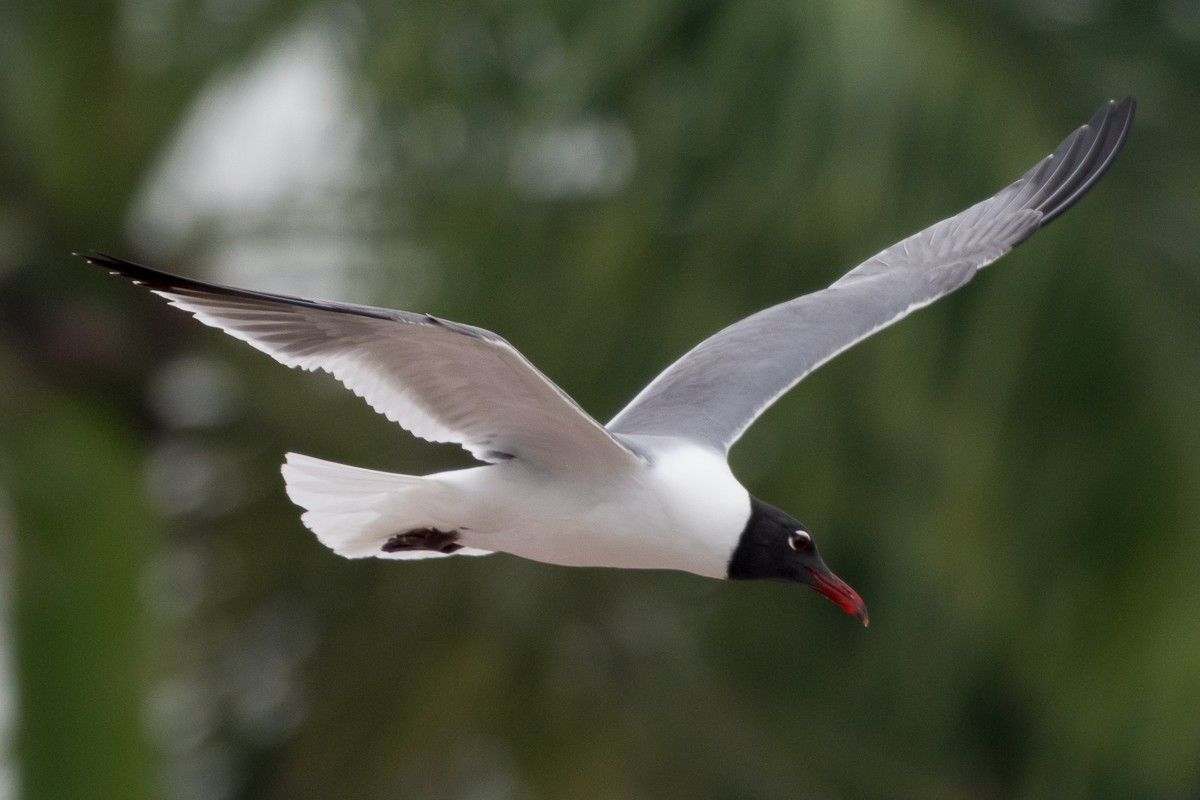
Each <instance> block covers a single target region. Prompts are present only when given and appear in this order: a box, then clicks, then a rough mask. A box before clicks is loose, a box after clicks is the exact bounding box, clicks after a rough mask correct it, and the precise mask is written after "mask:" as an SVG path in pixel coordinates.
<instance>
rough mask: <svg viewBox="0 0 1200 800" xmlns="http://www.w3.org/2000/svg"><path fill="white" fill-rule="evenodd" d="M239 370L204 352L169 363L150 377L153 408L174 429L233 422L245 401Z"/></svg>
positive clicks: (165, 423)
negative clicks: (237, 371)
mask: <svg viewBox="0 0 1200 800" xmlns="http://www.w3.org/2000/svg"><path fill="white" fill-rule="evenodd" d="M239 389H240V387H239V385H238V377H237V373H236V372H234V370H233V369H232V368H230V367H229V366H228V365H227V364H224V363H222V362H220V361H218V360H216V359H214V358H208V357H205V356H200V355H188V356H181V357H179V358H176V359H174V360H172V361H169V362H167V364H166V365H165V366H163V367H162V368H161V369H160V370H159V371H158V372H157V373H155V375H154V376H153V377H152V378H151V380H150V388H149V394H150V398H149V399H150V407H151V408H152V409H153V410H154V413H155V416H157V417H158V418H159V420H160V421H161V422H162V423H163V424H164V425H167V426H169V427H172V428H214V427H217V426H220V425H223V424H225V423H227V422H229V421H230V420H231V419H232V418H233V417H234V415H235V414H236V412H237V409H238V406H239V405H240V403H241V397H240V391H239Z"/></svg>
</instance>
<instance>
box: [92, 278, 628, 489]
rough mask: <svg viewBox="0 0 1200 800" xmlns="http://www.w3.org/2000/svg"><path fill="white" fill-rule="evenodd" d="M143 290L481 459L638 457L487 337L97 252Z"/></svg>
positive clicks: (587, 461)
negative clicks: (342, 386) (326, 378)
mask: <svg viewBox="0 0 1200 800" xmlns="http://www.w3.org/2000/svg"><path fill="white" fill-rule="evenodd" d="M84 257H85V258H86V259H87V260H88V261H90V262H91V263H93V264H96V265H97V266H100V267H103V268H105V269H107V270H109V271H111V272H113V273H115V274H119V275H123V276H125V277H126V278H129V279H130V280H132V281H133V282H135V283H138V284H141V285H143V286H145V287H146V288H148V289H149V290H150V291H152V292H154V293H155V294H158V295H161V296H162V297H164V298H166V299H167V300H168V301H169V302H170V303H171V304H172V305H174V306H177V307H179V308H181V309H183V310H185V311H188V312H190V313H191V314H193V315H194V316H195V317H196V318H197V319H198V320H200V321H201V322H203V323H205V324H206V325H211V326H213V327H215V328H220V329H221V330H223V331H225V332H226V333H228V334H229V335H231V336H233V337H235V338H237V339H241V340H242V341H244V342H246V343H247V344H249V345H251V346H252V347H255V348H257V349H258V350H261V351H262V352H264V353H266V354H267V355H269V356H271V357H272V358H274V359H275V360H277V361H279V362H280V363H283V364H286V365H287V366H289V367H298V368H300V369H304V370H324V371H325V372H328V373H331V374H332V375H333V376H334V377H336V378H337V379H338V380H339V381H341V382H342V383H343V384H345V385H346V387H347V388H349V389H350V390H351V391H353V392H354V393H355V394H357V395H359V396H360V397H362V398H363V399H364V400H366V401H367V403H369V404H370V405H371V407H372V408H374V409H375V410H376V411H378V412H379V413H381V414H383V415H384V416H385V417H387V418H388V419H390V420H392V421H393V422H396V423H398V424H399V425H401V426H402V427H404V428H405V429H407V430H408V431H410V432H411V433H413V434H415V435H416V436H419V437H421V438H423V439H428V440H429V441H433V442H455V443H458V444H461V445H462V446H463V447H465V448H466V449H467V450H469V451H470V452H471V453H472V454H473V455H474V456H475V457H476V458H479V459H481V460H483V461H490V462H496V461H507V460H511V459H514V458H515V459H520V460H522V461H523V462H525V463H527V464H529V465H531V466H534V467H537V468H539V469H543V470H548V471H556V470H562V469H568V470H586V469H597V470H607V469H618V468H621V467H622V466H629V465H630V464H632V463H636V461H637V460H638V457H637V456H635V455H634V454H633V453H632V452H631V451H630V450H629V449H627V448H626V447H625V446H624V445H622V444H621V443H620V442H618V441H616V439H615V438H614V437H613V436H612V435H611V434H609V433H608V432H607V431H606V430H605V429H604V428H603V427H602V426H601V425H600V424H599V423H597V422H596V421H595V420H594V419H592V418H591V417H590V416H589V415H588V414H587V413H585V412H584V411H583V410H582V409H581V408H580V407H579V406H578V405H577V404H576V403H575V401H574V400H572V399H571V398H570V397H569V396H568V395H567V394H566V393H565V392H563V391H562V390H561V389H559V388H558V387H557V386H555V385H554V384H553V383H552V382H551V381H550V380H549V379H548V378H547V377H546V376H545V375H543V374H542V373H541V372H539V371H538V370H537V369H536V368H535V367H534V366H533V365H532V364H531V363H530V362H529V361H528V360H527V359H526V358H525V357H524V356H522V355H521V354H520V353H519V352H518V351H517V350H516V349H515V348H514V347H513V346H512V345H510V344H509V343H508V342H506V341H505V340H504V339H502V338H500V337H499V336H497V335H496V334H494V333H491V332H490V331H486V330H483V329H482V328H475V327H472V326H469V325H461V324H458V323H455V322H449V321H447V320H442V319H438V318H437V317H433V316H429V315H425V314H413V313H409V312H406V311H391V310H387V309H381V308H373V307H370V306H359V305H351V304H347V303H329V302H319V301H313V300H305V299H302V298H297V297H286V296H283V295H273V294H267V293H263V292H253V291H246V290H241V289H234V288H231V287H227V286H220V285H217V284H210V283H204V282H201V281H196V280H191V279H189V278H181V277H178V276H175V275H170V274H168V273H165V272H160V271H158V270H155V269H151V268H150V267H145V266H142V265H140V264H134V263H132V262H129V261H123V260H121V259H117V258H113V257H111V256H106V255H100V254H88V255H85V256H84Z"/></svg>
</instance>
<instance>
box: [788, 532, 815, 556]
mask: <svg viewBox="0 0 1200 800" xmlns="http://www.w3.org/2000/svg"><path fill="white" fill-rule="evenodd" d="M788 545H789V546H790V547H791V548H792V549H793V550H795V551H796V552H797V553H803V552H804V551H805V550H807V549H808V548H810V547H812V537H811V536H809V535H808V531H795V532H793V533H792V535H791V536H789V537H788Z"/></svg>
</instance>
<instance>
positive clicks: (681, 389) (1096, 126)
mask: <svg viewBox="0 0 1200 800" xmlns="http://www.w3.org/2000/svg"><path fill="white" fill-rule="evenodd" d="M1133 111H1134V100H1133V98H1132V97H1127V98H1125V100H1123V101H1121V102H1120V103H1119V104H1118V103H1116V102H1115V101H1109V102H1108V103H1106V104H1105V105H1104V106H1102V107H1101V108H1100V110H1098V111H1097V112H1096V113H1095V115H1094V116H1093V117H1092V119H1091V120H1090V121H1089V122H1088V124H1087V125H1085V126H1083V127H1081V128H1079V129H1077V130H1076V131H1074V132H1073V133H1072V134H1071V135H1070V136H1068V137H1067V138H1066V139H1064V140H1063V142H1062V143H1061V144H1060V145H1059V146H1058V148H1057V149H1055V151H1054V152H1053V153H1051V154H1050V155H1049V156H1047V157H1046V158H1044V159H1042V160H1041V161H1040V162H1038V164H1037V165H1035V166H1034V167H1033V168H1032V169H1030V170H1029V171H1028V172H1026V173H1025V174H1024V175H1023V176H1022V177H1021V178H1020V180H1018V181H1016V182H1015V183H1013V184H1011V185H1010V186H1008V187H1006V188H1005V189H1003V190H1001V191H1000V192H999V193H997V194H996V195H994V196H993V197H990V198H988V199H987V200H984V201H982V202H980V203H977V204H975V205H973V206H971V207H970V208H968V209H967V210H966V211H963V212H962V213H960V214H958V215H957V216H954V217H950V218H949V219H946V220H943V221H941V222H939V223H937V224H936V225H933V226H932V227H930V228H926V229H925V230H923V231H921V232H920V233H917V234H915V235H913V236H910V237H909V238H907V239H905V240H904V241H902V242H899V243H897V244H895V245H893V246H891V247H889V248H888V249H887V250H884V251H883V252H882V253H880V254H879V255H877V256H875V257H874V258H871V259H870V260H868V261H866V262H864V263H863V264H861V265H859V266H858V267H856V268H855V269H853V270H851V271H850V272H848V273H847V274H846V275H844V276H843V277H842V278H841V279H840V280H838V281H837V282H836V283H834V284H833V285H831V286H830V287H829V288H828V289H825V290H823V291H819V292H814V293H812V294H808V295H804V296H803V297H798V298H796V299H794V300H790V301H787V302H785V303H781V304H779V305H777V306H773V307H771V308H768V309H765V310H763V311H760V312H758V313H757V314H754V315H752V316H749V317H746V318H745V319H743V320H741V321H740V322H736V323H734V324H733V325H730V326H729V327H727V328H725V329H724V330H722V331H720V332H719V333H717V334H715V335H713V336H711V337H709V338H708V339H706V340H704V341H703V342H701V343H700V344H699V345H697V346H696V347H695V348H693V349H692V350H691V351H689V352H688V353H687V354H686V355H684V356H683V357H682V358H680V359H679V360H678V361H676V362H675V363H674V364H672V365H671V366H670V367H668V368H667V369H666V370H665V371H664V372H663V373H662V374H660V375H659V376H658V377H657V378H655V379H654V380H653V381H652V382H651V383H650V384H649V385H648V386H647V387H646V388H645V389H643V390H642V391H641V393H640V394H638V396H637V397H635V398H634V399H633V401H632V402H631V403H630V404H629V405H628V406H626V407H625V408H624V410H622V411H621V412H620V413H619V414H617V416H616V417H614V418H613V420H612V421H611V422H609V424H608V426H607V427H608V429H609V430H611V431H613V432H614V433H619V434H643V435H657V436H676V437H681V438H685V439H688V440H690V441H693V442H696V443H699V444H704V445H707V446H710V447H713V448H716V449H719V450H728V449H729V447H730V446H731V445H732V444H733V443H734V442H736V441H737V440H738V438H739V437H740V436H741V435H742V432H743V431H745V430H746V428H747V427H749V426H750V424H751V423H752V422H754V420H755V419H756V418H757V417H758V415H759V414H761V413H762V412H763V411H764V410H765V409H766V408H767V407H768V406H770V405H771V403H773V402H775V400H777V399H778V398H779V396H780V395H782V394H783V393H784V392H786V391H787V390H788V389H790V388H792V387H793V386H795V385H796V383H798V382H799V381H800V380H801V379H802V378H803V377H804V376H805V375H807V374H808V373H810V372H812V371H813V370H814V369H816V368H817V367H819V366H820V365H821V364H824V363H825V362H826V361H828V360H829V359H831V358H833V357H834V356H836V355H837V354H838V353H840V352H842V351H843V350H845V349H846V348H848V347H850V346H852V345H854V344H855V343H857V342H860V341H862V340H863V339H865V338H866V337H868V336H870V335H871V334H873V333H875V332H876V331H878V330H880V329H882V328H885V327H887V326H888V325H890V324H892V323H893V322H895V321H896V320H898V319H900V318H902V317H904V316H906V315H908V314H909V313H910V312H912V311H914V310H915V309H918V308H920V307H922V306H925V305H928V304H929V303H932V302H933V301H934V300H936V299H938V298H939V297H942V296H944V295H946V294H949V293H950V292H952V291H954V290H955V289H957V288H958V287H960V286H962V285H963V284H964V283H966V282H967V281H969V280H970V279H971V278H972V277H974V275H975V273H976V272H978V271H979V270H980V269H981V268H983V267H985V266H987V265H988V264H990V263H991V262H993V261H995V260H996V259H997V258H999V257H1000V256H1002V255H1004V254H1005V253H1007V252H1008V251H1009V250H1011V249H1012V248H1013V247H1015V246H1016V245H1018V244H1020V243H1021V242H1023V241H1024V240H1025V239H1027V238H1029V237H1030V236H1031V235H1032V234H1033V232H1034V231H1036V230H1038V229H1039V228H1042V227H1044V226H1045V225H1047V224H1048V223H1049V222H1050V221H1051V220H1053V219H1055V218H1056V217H1057V216H1058V215H1059V214H1061V213H1062V212H1063V211H1065V210H1066V209H1067V208H1069V207H1070V206H1071V205H1073V204H1074V203H1075V201H1077V200H1078V199H1079V198H1080V197H1082V196H1083V195H1084V194H1085V193H1086V192H1087V191H1088V190H1089V189H1090V188H1091V187H1092V186H1093V185H1094V184H1095V182H1096V181H1097V180H1099V178H1100V176H1101V175H1103V174H1104V172H1105V171H1106V170H1107V169H1108V166H1109V164H1111V163H1112V160H1113V159H1114V158H1115V157H1116V154H1117V152H1118V151H1119V150H1120V149H1121V145H1122V144H1123V143H1124V141H1125V137H1126V135H1127V133H1128V132H1129V126H1130V124H1131V122H1132V120H1133Z"/></svg>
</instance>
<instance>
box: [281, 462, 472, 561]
mask: <svg viewBox="0 0 1200 800" xmlns="http://www.w3.org/2000/svg"><path fill="white" fill-rule="evenodd" d="M281 471H282V472H283V480H284V483H285V484H286V485H287V493H288V497H290V498H292V502H293V503H295V504H296V505H298V506H300V507H301V508H304V509H305V512H304V514H303V515H302V516H301V517H300V519H301V520H303V522H304V524H305V525H306V526H308V529H309V530H311V531H312V532H313V533H315V534H316V535H317V539H319V540H320V541H321V544H323V545H325V546H326V547H328V548H329V549H330V550H332V551H333V552H335V553H337V554H338V555H341V556H345V557H346V558H370V557H375V558H398V559H416V558H435V557H438V556H443V555H466V556H478V555H487V553H488V551H487V550H476V549H473V548H469V547H464V548H462V549H460V550H456V551H455V552H453V553H438V552H434V551H432V550H408V551H399V552H394V553H388V552H384V550H383V545H384V543H385V542H387V540H388V539H390V538H391V537H392V536H394V535H395V534H397V533H402V532H404V531H408V530H415V529H417V528H432V527H437V526H438V525H439V524H441V525H444V524H445V523H439V521H438V519H437V517H436V515H435V514H434V513H432V512H433V508H435V507H438V506H444V505H445V498H444V496H443V493H444V492H445V491H446V487H445V486H443V485H440V484H438V483H436V482H434V481H431V480H429V479H428V478H421V477H418V476H416V475H398V474H396V473H393V472H379V471H377V470H373V469H363V468H362V467H351V466H347V465H345V464H335V463H334V462H332V461H322V460H321V459H319V458H312V457H311V456H302V455H299V454H297V453H288V454H287V460H286V462H285V463H284V465H283V468H282V470H281ZM439 501H440V502H439Z"/></svg>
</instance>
